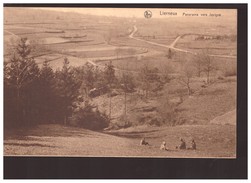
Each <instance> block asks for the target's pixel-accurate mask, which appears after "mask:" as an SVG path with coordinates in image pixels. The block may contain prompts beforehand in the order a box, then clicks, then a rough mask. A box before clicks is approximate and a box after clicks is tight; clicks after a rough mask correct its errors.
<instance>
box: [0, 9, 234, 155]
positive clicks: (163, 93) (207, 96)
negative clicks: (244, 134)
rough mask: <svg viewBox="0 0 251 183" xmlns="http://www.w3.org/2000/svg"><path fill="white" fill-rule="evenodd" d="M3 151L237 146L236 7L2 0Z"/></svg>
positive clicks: (192, 150)
mask: <svg viewBox="0 0 251 183" xmlns="http://www.w3.org/2000/svg"><path fill="white" fill-rule="evenodd" d="M3 18H4V20H3V23H4V25H3V33H4V35H3V39H4V43H3V45H4V58H3V60H4V76H3V77H4V156H6V157H8V156H29V157H32V156H36V157H51V156H53V157H120V158H217V159H222V158H224V159H236V157H237V152H236V151H237V9H220V8H215V9H212V8H211V9H208V8H207V9H203V8H201V9H199V8H198V9H195V8H190V9H189V8H165V7H163V8H122V7H114V8H113V7H109V8H107V7H106V8H101V7H74V8H73V7H67V6H65V7H22V6H18V7H8V6H7V7H4V8H3Z"/></svg>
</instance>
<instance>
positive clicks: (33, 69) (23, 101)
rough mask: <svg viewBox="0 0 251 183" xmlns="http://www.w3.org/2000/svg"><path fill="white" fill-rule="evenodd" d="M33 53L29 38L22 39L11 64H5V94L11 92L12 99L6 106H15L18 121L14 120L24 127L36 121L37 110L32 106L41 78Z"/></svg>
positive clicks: (13, 54) (13, 53) (14, 50)
mask: <svg viewBox="0 0 251 183" xmlns="http://www.w3.org/2000/svg"><path fill="white" fill-rule="evenodd" d="M31 51H32V50H31V45H30V44H29V41H28V40H27V38H21V39H20V40H19V41H18V43H17V45H16V46H15V47H14V49H13V52H12V55H11V59H10V63H9V64H5V74H4V76H5V78H4V81H5V82H4V83H5V92H10V93H11V94H10V95H9V96H8V97H12V99H9V100H8V99H7V101H8V102H9V104H7V103H6V105H7V106H12V105H13V111H14V112H15V115H16V119H12V120H14V121H13V122H14V123H18V122H19V123H20V124H22V125H28V124H29V122H31V120H34V119H32V117H31V116H32V115H33V116H35V115H34V113H35V112H36V110H37V109H36V108H34V107H32V106H31V105H32V101H33V100H34V97H35V95H36V92H37V91H36V86H37V84H36V83H37V82H36V81H37V79H38V77H39V68H38V65H37V64H36V63H35V60H34V59H33V58H32V57H30V54H31ZM6 90H7V91H6ZM6 97H7V96H6ZM7 108H8V107H7ZM7 111H8V109H7Z"/></svg>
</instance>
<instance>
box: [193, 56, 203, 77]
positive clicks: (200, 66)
mask: <svg viewBox="0 0 251 183" xmlns="http://www.w3.org/2000/svg"><path fill="white" fill-rule="evenodd" d="M194 67H195V68H196V70H197V76H198V77H201V73H202V72H203V62H202V58H201V55H198V56H196V57H195V58H194Z"/></svg>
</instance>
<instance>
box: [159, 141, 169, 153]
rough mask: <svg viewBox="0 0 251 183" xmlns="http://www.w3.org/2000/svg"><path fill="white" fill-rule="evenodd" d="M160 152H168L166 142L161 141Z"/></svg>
mask: <svg viewBox="0 0 251 183" xmlns="http://www.w3.org/2000/svg"><path fill="white" fill-rule="evenodd" d="M160 150H165V151H168V148H167V147H166V142H165V141H163V142H162V144H161V145H160Z"/></svg>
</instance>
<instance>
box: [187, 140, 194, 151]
mask: <svg viewBox="0 0 251 183" xmlns="http://www.w3.org/2000/svg"><path fill="white" fill-rule="evenodd" d="M188 149H190V150H196V143H195V140H194V139H192V142H191V147H189V148H188Z"/></svg>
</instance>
